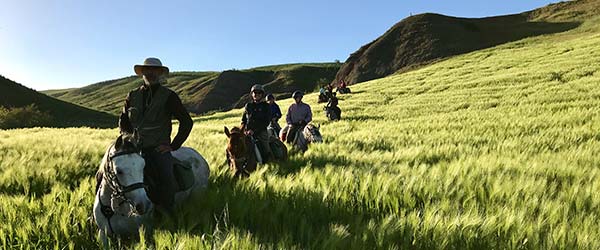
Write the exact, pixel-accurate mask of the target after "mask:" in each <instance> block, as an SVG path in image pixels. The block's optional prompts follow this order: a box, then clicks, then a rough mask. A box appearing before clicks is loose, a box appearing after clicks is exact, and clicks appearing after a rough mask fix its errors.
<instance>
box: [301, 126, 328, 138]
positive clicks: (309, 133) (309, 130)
mask: <svg viewBox="0 0 600 250" xmlns="http://www.w3.org/2000/svg"><path fill="white" fill-rule="evenodd" d="M320 128H321V125H319V126H315V125H314V124H312V123H310V124H308V125H306V126H305V127H304V130H303V131H302V133H303V134H304V137H305V138H306V140H307V141H309V142H311V143H321V142H323V136H321V132H319V129H320Z"/></svg>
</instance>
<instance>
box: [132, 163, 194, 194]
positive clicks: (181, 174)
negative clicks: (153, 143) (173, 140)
mask: <svg viewBox="0 0 600 250" xmlns="http://www.w3.org/2000/svg"><path fill="white" fill-rule="evenodd" d="M173 176H174V177H175V182H176V184H175V192H180V191H185V190H187V189H189V188H191V187H192V186H193V185H194V182H195V179H194V171H193V170H192V166H188V165H186V164H185V163H184V162H182V161H180V160H179V159H177V158H175V157H173ZM144 178H145V180H144V182H145V183H146V184H147V185H149V186H151V187H154V186H156V181H155V180H153V179H152V177H151V176H149V175H146V176H144Z"/></svg>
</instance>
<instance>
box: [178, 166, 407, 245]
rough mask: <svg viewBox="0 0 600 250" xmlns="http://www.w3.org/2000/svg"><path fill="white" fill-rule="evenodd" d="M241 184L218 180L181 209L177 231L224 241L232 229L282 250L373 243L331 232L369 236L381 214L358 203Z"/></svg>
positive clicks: (405, 234)
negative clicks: (371, 225)
mask: <svg viewBox="0 0 600 250" xmlns="http://www.w3.org/2000/svg"><path fill="white" fill-rule="evenodd" d="M245 181H250V180H239V181H235V180H233V179H231V178H230V177H228V176H217V177H216V179H215V180H213V182H212V183H211V184H210V187H211V188H210V189H209V190H207V191H206V192H205V193H204V194H203V196H202V198H197V200H196V201H194V204H197V206H196V207H194V208H191V207H188V208H187V209H183V210H182V214H181V218H180V222H183V223H180V224H179V229H178V230H177V231H181V230H182V229H183V230H185V231H188V232H190V233H191V234H196V235H203V237H205V238H206V237H209V238H212V239H213V240H214V241H216V242H218V241H220V240H224V238H225V237H227V236H226V235H220V234H219V232H221V233H222V232H229V231H230V230H232V229H235V230H238V231H241V232H243V233H250V234H251V235H252V238H253V240H256V241H258V242H259V243H260V244H271V245H273V246H280V247H281V245H280V244H281V243H283V244H285V245H284V246H285V248H290V247H293V246H299V247H300V248H301V249H323V248H344V249H348V248H353V247H354V248H356V247H357V246H352V244H351V243H352V241H356V240H358V241H362V242H361V245H362V246H363V247H364V246H369V245H371V246H374V245H375V244H376V242H375V239H374V238H370V237H363V238H358V237H357V238H349V237H347V235H346V236H344V235H340V232H339V231H337V230H335V228H336V227H343V228H345V230H346V231H348V232H350V233H351V234H353V235H354V234H356V235H368V233H367V231H366V230H367V228H368V227H367V225H368V224H369V222H370V221H372V220H377V219H378V217H379V216H380V215H381V214H384V213H382V212H381V211H377V209H374V208H369V207H367V206H366V203H364V202H361V201H358V200H357V199H358V198H354V199H353V198H350V199H349V201H346V202H330V201H327V200H326V201H324V198H323V197H324V196H323V194H322V193H318V192H315V191H312V190H305V189H292V190H289V191H284V192H281V191H278V190H276V189H275V188H273V187H270V186H266V187H264V188H261V189H258V188H256V187H253V186H251V185H248V184H249V183H243V182H245ZM349 195H350V196H352V194H349ZM350 202H351V204H350ZM409 233H410V232H406V233H403V235H397V236H398V238H397V239H406V240H407V242H410V241H408V240H409V239H410V238H411V236H410V235H409ZM241 237H243V236H241ZM392 242H394V241H389V242H388V243H389V244H392ZM394 243H395V244H397V243H398V242H394ZM386 246H387V247H390V246H391V245H386Z"/></svg>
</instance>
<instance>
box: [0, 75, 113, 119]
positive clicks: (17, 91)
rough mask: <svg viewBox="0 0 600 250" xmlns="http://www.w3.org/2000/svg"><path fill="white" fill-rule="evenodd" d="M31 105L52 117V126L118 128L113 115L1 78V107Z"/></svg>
mask: <svg viewBox="0 0 600 250" xmlns="http://www.w3.org/2000/svg"><path fill="white" fill-rule="evenodd" d="M31 104H34V105H35V106H36V107H37V108H39V110H40V111H42V112H46V113H48V114H49V115H50V116H51V124H50V125H52V126H56V127H79V126H88V127H102V128H110V127H116V126H117V118H116V117H115V116H113V115H110V114H107V113H104V112H98V111H95V110H91V109H88V108H84V107H81V106H77V105H75V104H72V103H68V102H64V101H61V100H58V99H55V98H52V97H49V96H47V95H44V94H41V93H39V92H37V91H35V90H33V89H30V88H27V87H25V86H23V85H21V84H18V83H16V82H14V81H11V80H9V79H7V78H4V77H2V76H0V106H2V107H6V108H17V107H25V106H28V105H31Z"/></svg>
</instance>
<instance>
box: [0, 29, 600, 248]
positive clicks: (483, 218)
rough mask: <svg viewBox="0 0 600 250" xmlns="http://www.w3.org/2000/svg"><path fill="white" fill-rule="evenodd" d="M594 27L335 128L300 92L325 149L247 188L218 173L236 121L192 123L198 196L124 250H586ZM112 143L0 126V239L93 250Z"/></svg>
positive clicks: (368, 108)
mask: <svg viewBox="0 0 600 250" xmlns="http://www.w3.org/2000/svg"><path fill="white" fill-rule="evenodd" d="M595 23H599V22H598V20H591V21H589V22H587V23H584V24H583V25H581V26H580V27H579V28H577V29H575V30H573V31H569V32H566V33H559V34H554V35H546V36H540V37H536V38H530V39H526V40H521V41H518V42H513V43H509V44H506V45H502V46H499V47H495V48H490V49H486V50H482V51H477V52H473V53H470V54H466V55H462V56H458V57H454V58H451V59H448V60H446V61H443V62H440V63H437V64H435V65H431V66H428V67H425V68H422V69H419V70H416V71H412V72H408V73H403V74H398V75H392V76H389V77H386V78H382V79H379V80H374V81H370V82H365V83H362V84H358V85H354V86H352V91H353V94H351V95H341V96H340V98H341V101H340V106H341V108H342V110H343V113H342V121H339V122H332V123H330V122H327V121H326V120H325V116H324V114H323V112H322V110H321V109H322V106H321V105H317V104H316V100H317V96H316V95H313V94H311V95H307V96H306V97H305V100H306V101H308V102H309V104H311V105H312V107H313V111H314V112H315V118H316V122H317V123H320V124H322V126H321V132H322V133H323V135H324V138H325V143H324V144H322V145H312V146H311V148H310V149H309V150H308V151H307V152H306V153H305V154H303V155H294V156H292V157H291V159H290V161H289V162H287V163H283V164H279V165H276V164H270V165H267V166H261V167H259V170H258V171H257V172H256V173H254V174H253V175H252V176H251V177H250V178H249V179H247V180H239V181H235V180H232V179H231V177H230V175H229V173H228V171H227V169H226V166H225V165H224V161H225V154H224V148H225V142H226V140H225V136H224V135H223V132H222V130H223V126H224V125H226V126H232V125H237V124H239V121H240V119H239V118H240V116H241V111H240V110H234V111H231V112H226V113H217V114H214V115H211V116H204V117H198V118H195V126H194V130H193V131H192V134H191V136H190V138H189V139H188V141H187V142H186V145H187V146H191V147H194V148H196V149H197V150H198V151H200V153H202V154H203V155H204V156H205V157H206V158H207V160H208V162H209V164H210V166H211V170H212V173H211V179H210V181H211V183H210V185H209V188H208V190H207V191H206V192H205V193H203V194H202V197H200V198H198V199H196V200H195V201H194V203H193V204H192V205H189V206H185V207H183V208H181V209H180V210H179V219H178V222H177V225H176V226H173V225H162V224H161V225H158V230H156V231H155V232H154V233H153V234H152V236H151V237H152V238H153V239H152V240H150V239H145V241H142V243H139V244H137V245H136V244H135V243H134V244H133V245H134V246H128V247H141V248H147V247H148V245H145V244H151V243H149V242H154V243H153V244H154V246H153V247H155V248H157V249H167V248H172V247H173V246H180V247H181V248H185V249H194V248H198V247H202V246H204V248H207V249H209V248H221V249H256V248H266V249H271V248H273V249H276V248H277V249H294V248H297V249H377V248H381V249H389V248H394V247H397V248H401V249H600V230H598V225H600V195H599V193H598V190H600V178H599V177H600V176H599V175H600V170H599V168H598V166H600V157H598V155H600V86H599V85H598V83H599V82H600V30H599V28H598V26H597V25H596V24H595ZM289 104H290V100H284V101H281V102H280V105H281V106H282V109H284V110H285V109H286V108H287V106H288V105H289ZM116 134H117V130H91V129H24V130H16V131H10V132H6V131H0V145H2V147H3V150H2V151H0V193H1V195H0V221H3V222H4V224H3V225H5V226H2V227H0V244H3V246H7V248H18V247H21V246H26V247H31V248H50V247H54V246H58V247H59V248H62V247H68V246H69V245H72V246H73V247H74V248H90V247H97V245H96V244H97V243H95V242H90V240H89V236H88V234H87V232H86V226H87V225H88V222H86V221H85V218H86V217H87V216H88V215H89V212H90V209H91V205H92V201H93V191H92V190H93V182H92V175H93V173H94V172H95V169H96V166H97V163H98V162H99V160H100V157H101V154H102V152H103V151H104V149H105V147H106V145H107V144H108V143H109V142H110V141H111V140H113V139H114V138H115V137H116ZM67 135H70V136H74V137H75V138H78V139H77V140H73V139H67V138H73V137H67Z"/></svg>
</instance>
